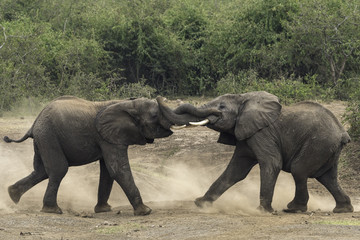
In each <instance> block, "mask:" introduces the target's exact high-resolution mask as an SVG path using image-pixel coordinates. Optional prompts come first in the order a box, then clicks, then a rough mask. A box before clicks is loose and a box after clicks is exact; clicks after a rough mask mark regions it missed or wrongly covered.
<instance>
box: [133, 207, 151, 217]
mask: <svg viewBox="0 0 360 240" xmlns="http://www.w3.org/2000/svg"><path fill="white" fill-rule="evenodd" d="M151 211H152V210H151V208H149V207H148V206H146V205H145V204H140V205H139V206H138V207H137V208H136V209H135V210H134V215H135V216H145V215H149V214H150V213H151Z"/></svg>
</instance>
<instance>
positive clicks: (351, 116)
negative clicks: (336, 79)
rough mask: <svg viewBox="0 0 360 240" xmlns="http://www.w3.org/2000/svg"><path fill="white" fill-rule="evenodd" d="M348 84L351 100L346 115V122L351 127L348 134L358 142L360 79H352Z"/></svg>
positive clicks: (359, 135)
mask: <svg viewBox="0 0 360 240" xmlns="http://www.w3.org/2000/svg"><path fill="white" fill-rule="evenodd" d="M348 84H349V85H348V86H347V89H348V91H349V98H350V100H349V102H348V107H347V108H346V112H345V114H344V121H345V122H347V123H348V124H349V125H350V128H349V130H348V132H349V134H350V135H351V137H352V138H353V139H354V140H357V139H359V138H360V79H352V81H351V83H348ZM350 86H351V87H350Z"/></svg>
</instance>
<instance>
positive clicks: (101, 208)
mask: <svg viewBox="0 0 360 240" xmlns="http://www.w3.org/2000/svg"><path fill="white" fill-rule="evenodd" d="M94 212H95V213H101V212H111V206H110V205H109V204H107V203H105V204H97V205H96V206H95V208H94Z"/></svg>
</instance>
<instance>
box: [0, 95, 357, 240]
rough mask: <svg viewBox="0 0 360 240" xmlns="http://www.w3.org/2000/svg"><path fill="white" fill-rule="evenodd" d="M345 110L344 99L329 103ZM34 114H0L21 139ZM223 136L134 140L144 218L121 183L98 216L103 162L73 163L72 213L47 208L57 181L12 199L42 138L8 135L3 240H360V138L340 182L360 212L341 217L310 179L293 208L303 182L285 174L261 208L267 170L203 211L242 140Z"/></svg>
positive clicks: (67, 197)
mask: <svg viewBox="0 0 360 240" xmlns="http://www.w3.org/2000/svg"><path fill="white" fill-rule="evenodd" d="M327 106H328V107H329V108H330V109H331V110H332V111H333V112H334V113H335V114H336V115H337V116H338V117H340V116H341V114H342V113H343V112H344V109H345V106H344V104H343V103H341V102H334V103H331V104H327ZM33 119H34V117H25V118H20V117H4V118H0V136H1V138H2V137H3V136H4V135H9V136H11V137H21V136H22V135H23V134H24V133H25V132H26V130H27V129H28V128H29V127H30V126H31V124H32V121H33ZM217 135H218V134H217V133H216V132H213V131H211V130H208V129H206V128H190V129H186V130H181V131H177V132H175V133H174V134H173V135H172V136H171V137H169V138H167V139H158V140H156V141H155V143H154V144H150V145H146V146H133V147H131V148H130V150H129V157H130V163H131V166H132V169H133V173H134V177H135V182H136V183H137V185H138V187H139V189H140V192H141V194H142V196H143V199H144V201H145V202H146V204H147V205H148V206H150V207H151V208H152V209H153V212H152V213H151V214H150V215H149V216H144V217H135V216H133V211H132V208H131V206H130V204H129V203H128V201H127V199H126V197H125V196H124V194H123V193H122V191H121V189H120V187H119V186H118V185H116V186H115V185H114V188H113V192H112V195H111V198H110V204H111V205H112V206H113V211H112V212H110V213H101V214H94V213H93V207H94V205H95V204H96V193H97V184H98V174H99V166H98V163H93V164H89V165H86V166H81V167H76V168H71V169H70V170H69V172H68V174H67V175H66V177H65V179H64V181H63V182H62V184H61V187H60V190H59V196H58V201H59V205H60V207H61V208H62V209H63V211H64V214H62V215H54V214H44V213H41V212H40V211H39V210H40V209H41V206H42V197H43V194H44V191H45V188H46V184H47V182H46V181H44V182H43V183H40V184H39V185H37V186H36V187H34V188H33V189H31V190H30V191H29V192H27V193H26V194H25V195H24V196H23V197H22V199H21V201H20V203H19V204H18V205H15V204H13V203H12V202H11V200H10V198H9V197H8V194H7V186H9V185H11V184H13V183H14V182H16V181H17V180H19V179H21V178H22V177H24V176H26V175H27V174H29V173H30V172H31V170H32V156H33V149H32V140H27V141H26V142H24V143H21V144H6V143H4V142H2V141H1V142H0V171H1V173H0V239H360V212H359V211H360V189H359V180H360V178H359V171H360V164H359V158H358V157H359V155H360V146H359V145H360V144H359V143H358V142H352V143H351V144H350V145H349V146H348V147H346V149H344V151H343V154H342V161H341V163H340V173H339V175H340V182H341V185H342V186H343V188H344V189H345V190H346V192H347V193H348V194H349V195H350V197H351V199H352V202H353V204H354V207H355V212H354V213H349V214H333V213H332V212H331V210H332V209H333V208H334V206H335V202H334V200H333V199H332V197H331V196H330V194H329V193H328V192H327V191H326V190H325V189H324V188H323V187H322V186H320V184H318V183H317V182H316V181H313V180H309V191H310V194H311V195H310V201H309V210H308V212H306V213H302V214H300V213H299V214H285V213H283V212H282V211H281V210H282V209H283V208H285V207H286V204H287V203H288V202H289V201H290V200H291V199H292V198H293V194H294V183H293V180H292V178H291V176H290V175H289V174H285V173H284V174H281V175H280V177H279V180H278V183H277V185H276V189H275V195H274V201H273V207H274V208H275V209H276V210H277V211H276V212H275V213H274V214H264V213H261V212H258V211H257V210H256V207H257V206H258V204H259V199H258V195H259V174H258V168H257V167H255V168H254V169H253V170H252V172H251V173H250V174H249V176H248V177H247V179H245V180H244V181H243V182H240V183H238V184H237V185H235V186H234V187H232V188H231V189H230V190H229V191H227V192H226V193H225V194H224V195H223V196H222V197H221V198H220V199H218V200H217V201H216V202H215V204H214V205H213V207H211V208H208V209H205V210H201V209H198V208H196V207H195V205H194V204H193V200H194V199H195V198H196V197H199V196H201V195H202V194H204V193H205V191H206V190H207V189H208V187H209V186H210V184H211V183H212V182H213V181H214V180H215V179H216V178H217V177H218V176H219V174H220V173H221V172H222V171H223V170H224V168H225V166H226V165H227V163H228V161H229V160H230V158H231V155H232V152H233V147H229V146H224V145H220V144H217V143H216V140H217Z"/></svg>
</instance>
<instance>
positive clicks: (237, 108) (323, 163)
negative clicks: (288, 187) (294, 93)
mask: <svg viewBox="0 0 360 240" xmlns="http://www.w3.org/2000/svg"><path fill="white" fill-rule="evenodd" d="M157 100H158V102H159V106H160V109H161V111H162V112H163V114H164V115H165V116H166V118H167V119H169V120H170V121H172V122H173V123H176V124H185V125H189V123H191V121H199V120H204V114H203V112H204V111H205V110H206V111H208V112H211V111H213V112H214V114H209V115H208V116H206V119H205V120H204V121H203V122H200V123H198V124H200V125H206V126H207V127H209V128H211V129H214V130H216V131H218V132H220V137H219V139H218V142H219V143H223V144H229V145H235V146H236V148H235V151H234V154H233V157H232V159H231V161H230V163H229V165H228V166H227V168H226V170H225V171H224V172H223V173H222V174H221V176H220V177H219V178H218V179H217V180H216V181H215V182H214V183H213V184H212V185H211V186H210V188H209V190H208V191H207V192H206V193H205V195H204V196H203V197H200V198H198V199H196V200H195V203H196V205H197V206H200V207H201V206H204V204H205V203H212V202H213V201H215V200H216V199H217V198H219V196H221V195H222V194H223V193H224V192H225V191H226V190H227V189H228V188H230V187H231V186H232V185H234V184H235V183H237V182H239V181H241V180H243V179H244V178H245V177H246V176H247V175H248V173H249V172H250V170H251V169H252V167H253V166H254V165H256V164H257V163H258V164H259V166H260V179H261V180H260V181H261V186H260V206H259V208H260V209H262V210H265V211H268V212H272V211H273V208H272V206H271V203H272V198H273V193H274V187H275V182H276V180H277V177H278V175H279V172H280V170H283V171H285V172H289V173H291V174H292V176H293V178H294V180H295V185H296V191H295V197H294V199H293V200H292V201H291V202H290V203H289V204H288V205H287V209H284V211H285V212H299V211H300V212H304V211H306V210H307V203H308V199H309V194H308V189H307V179H308V178H316V179H317V180H318V181H319V182H320V183H321V184H323V185H324V186H325V187H326V188H327V190H328V191H329V192H330V193H331V194H332V196H333V197H334V198H335V201H336V207H335V208H334V210H333V211H334V212H335V213H340V212H352V211H353V206H352V205H351V201H350V198H349V197H348V196H347V195H346V194H345V193H344V191H343V190H342V189H341V187H340V186H339V184H338V180H337V171H338V159H339V155H340V152H341V150H342V148H343V146H344V145H345V144H346V143H348V142H349V141H350V137H349V135H348V134H347V132H346V131H345V130H344V128H343V126H342V125H341V124H340V123H339V121H338V120H337V119H336V117H335V116H334V115H333V114H332V113H331V112H330V111H329V110H328V109H326V108H325V107H323V106H321V105H320V104H317V103H313V102H300V103H297V104H294V105H292V106H289V107H282V106H281V105H280V103H279V101H278V98H277V97H276V96H274V95H272V94H269V93H267V92H249V93H245V94H239V95H235V94H227V95H223V96H220V97H218V98H215V99H214V100H212V101H210V102H208V103H206V104H205V105H203V106H201V107H199V108H195V107H193V106H192V105H190V104H185V105H180V106H179V107H178V108H177V109H175V110H171V109H170V108H168V107H167V106H166V105H165V104H164V103H163V100H162V99H161V98H160V97H158V98H157ZM219 112H221V114H219ZM178 120H179V121H178ZM192 124H195V125H196V124H197V123H192Z"/></svg>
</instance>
